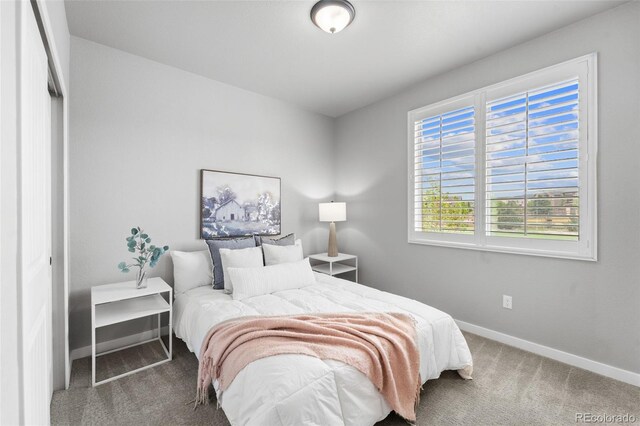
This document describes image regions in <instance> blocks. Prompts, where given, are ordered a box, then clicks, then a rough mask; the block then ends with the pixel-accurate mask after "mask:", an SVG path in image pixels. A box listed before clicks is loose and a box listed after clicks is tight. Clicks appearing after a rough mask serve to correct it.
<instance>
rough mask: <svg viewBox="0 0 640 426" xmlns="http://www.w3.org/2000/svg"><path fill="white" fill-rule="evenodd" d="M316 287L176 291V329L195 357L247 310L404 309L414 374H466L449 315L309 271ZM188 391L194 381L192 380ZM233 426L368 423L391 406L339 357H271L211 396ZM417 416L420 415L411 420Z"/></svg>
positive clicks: (461, 344) (467, 358) (467, 361)
mask: <svg viewBox="0 0 640 426" xmlns="http://www.w3.org/2000/svg"><path fill="white" fill-rule="evenodd" d="M316 280H317V284H316V285H313V286H309V287H304V288H301V289H296V290H287V291H281V292H276V293H272V294H268V295H263V296H256V297H252V298H249V299H245V300H242V301H234V300H233V299H232V298H231V296H230V295H228V294H224V293H223V292H222V290H212V289H211V288H210V287H199V288H195V289H192V290H190V291H188V292H186V293H184V294H181V295H178V296H177V297H176V300H175V303H174V313H175V333H176V336H178V337H179V338H181V339H182V340H184V341H185V342H186V344H187V346H188V347H189V349H190V350H191V351H192V352H194V353H195V354H196V355H197V356H199V354H200V346H201V345H202V340H203V339H204V337H205V335H206V334H207V332H208V331H209V329H210V328H211V327H212V326H214V325H216V324H218V323H219V322H221V321H225V320H227V319H231V318H236V317H241V316H248V315H290V314H302V313H309V312H345V311H348V312H354V311H355V312H359V311H360V312H363V311H364V312H374V311H378V312H405V313H409V314H411V315H413V317H414V318H415V319H416V321H417V331H418V336H419V337H418V340H419V342H418V343H419V348H420V377H421V378H422V381H423V382H426V381H427V380H429V379H435V378H437V377H439V376H440V373H441V372H442V371H444V370H458V371H459V372H460V374H461V375H462V376H463V377H466V378H468V377H469V374H470V373H471V365H472V360H471V353H470V352H469V348H468V346H467V342H466V341H465V339H464V337H463V336H462V333H461V332H460V330H459V329H458V326H457V325H456V323H455V322H454V321H453V319H452V318H451V317H450V316H449V315H447V314H446V313H444V312H442V311H439V310H437V309H435V308H432V307H430V306H427V305H425V304H422V303H420V302H417V301H415V300H411V299H407V298H405V297H401V296H396V295H394V294H391V293H386V292H382V291H379V290H375V289H372V288H369V287H366V286H363V285H360V284H356V283H353V282H351V281H346V280H342V279H339V278H335V277H329V276H327V275H322V274H316ZM194 389H195V378H194ZM218 402H219V404H220V405H221V406H222V408H223V409H224V412H225V414H226V415H227V417H228V419H229V421H230V422H231V424H233V425H270V426H277V425H303V424H304V425H342V424H344V425H371V424H373V423H375V422H377V421H379V420H382V419H384V418H385V417H386V416H387V415H388V414H389V412H390V408H389V406H388V405H387V403H386V402H385V401H384V399H383V397H382V396H381V395H380V393H379V392H378V391H377V390H376V389H375V387H374V386H373V384H372V383H371V382H370V381H369V379H368V378H367V377H366V376H365V375H364V374H362V373H360V372H359V371H358V370H356V369H354V368H353V367H351V366H349V365H346V364H343V363H341V362H338V361H332V360H325V361H323V360H320V359H317V358H313V357H309V356H303V355H278V356H273V357H269V358H264V359H260V360H257V361H254V362H252V363H251V364H249V365H248V366H247V367H245V368H244V369H243V370H242V371H241V372H240V373H239V374H238V375H237V376H236V378H235V380H234V381H233V382H232V383H231V385H230V386H229V387H228V389H227V390H226V391H225V392H224V394H223V395H222V396H221V398H219V400H218ZM418 420H419V419H418Z"/></svg>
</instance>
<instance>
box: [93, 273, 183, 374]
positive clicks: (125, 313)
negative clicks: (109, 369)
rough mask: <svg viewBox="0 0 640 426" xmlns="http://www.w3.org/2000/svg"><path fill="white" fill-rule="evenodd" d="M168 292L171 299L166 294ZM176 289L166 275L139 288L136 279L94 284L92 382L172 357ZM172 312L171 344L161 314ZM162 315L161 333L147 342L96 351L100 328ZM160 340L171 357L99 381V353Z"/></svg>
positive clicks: (136, 370) (170, 325)
mask: <svg viewBox="0 0 640 426" xmlns="http://www.w3.org/2000/svg"><path fill="white" fill-rule="evenodd" d="M162 293H168V296H169V297H168V300H169V301H167V300H165V298H164V297H162V295H161V294H162ZM172 311H173V289H172V288H171V286H169V284H167V283H166V282H164V280H163V279H162V278H149V280H148V281H147V288H142V289H137V288H136V283H135V281H128V282H123V283H115V284H106V285H99V286H95V287H91V385H92V386H97V385H101V384H103V383H107V382H110V381H112V380H115V379H118V378H120V377H124V376H128V375H130V374H133V373H136V372H138V371H142V370H146V369H147V368H151V367H154V366H156V365H159V364H163V363H165V362H169V361H171V356H172V353H173V352H172V350H173V347H172V346H173V345H172V340H171V333H172V328H171V327H172V320H173V318H172ZM165 312H168V313H169V348H168V349H167V346H166V345H165V344H164V342H163V341H162V333H161V331H162V329H161V323H160V315H161V314H163V313H165ZM151 315H157V316H158V336H157V337H154V338H152V339H149V340H146V341H144V342H140V343H136V344H133V345H129V346H125V347H122V348H118V349H114V350H110V351H106V352H102V353H99V354H98V353H96V329H98V328H100V327H105V326H108V325H112V324H117V323H120V322H124V321H130V320H133V319H136V318H142V317H146V316H151ZM156 340H158V341H159V342H160V344H161V345H162V348H163V349H164V352H165V353H166V354H167V359H163V360H162V361H158V362H155V363H153V364H150V365H147V366H144V367H141V368H137V369H135V370H132V371H128V372H126V373H124V374H119V375H117V376H114V377H110V378H108V379H105V380H102V381H100V382H97V383H96V357H98V356H101V355H106V354H108V353H112V352H116V351H119V350H122V349H127V348H131V347H134V346H138V345H143V344H145V343H149V342H154V341H156Z"/></svg>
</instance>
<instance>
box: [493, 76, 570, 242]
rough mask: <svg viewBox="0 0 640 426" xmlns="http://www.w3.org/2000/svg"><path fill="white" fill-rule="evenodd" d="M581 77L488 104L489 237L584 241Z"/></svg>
mask: <svg viewBox="0 0 640 426" xmlns="http://www.w3.org/2000/svg"><path fill="white" fill-rule="evenodd" d="M578 128H579V83H578V80H577V79H574V80H569V81H563V82H559V83H557V84H553V85H550V86H546V87H543V88H539V89H536V90H529V91H526V92H523V93H518V94H516V95H513V96H509V97H506V98H501V99H497V100H492V101H490V102H487V103H486V146H485V175H486V187H485V194H486V219H485V221H486V235H487V236H502V237H520V238H522V237H527V238H537V239H554V240H571V241H577V240H578V239H579V235H580V233H579V223H580V220H579V219H580V217H579V216H580V213H579V180H578V178H579V176H578V167H579V156H578V154H579V153H578V145H579V134H578V132H579V129H578Z"/></svg>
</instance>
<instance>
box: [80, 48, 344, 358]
mask: <svg viewBox="0 0 640 426" xmlns="http://www.w3.org/2000/svg"><path fill="white" fill-rule="evenodd" d="M211 54H213V53H211ZM256 78H260V74H259V70H256ZM71 87H72V88H73V90H72V92H71V103H70V108H71V112H70V120H71V121H70V132H71V133H70V152H69V158H70V204H71V207H70V210H71V212H70V213H71V216H70V229H71V265H70V272H71V284H70V293H71V294H70V301H69V310H70V339H71V342H70V346H71V348H72V349H74V348H78V347H82V346H86V345H89V344H90V342H91V341H90V324H91V323H90V311H89V308H90V305H89V303H90V287H91V286H94V285H98V284H105V283H109V282H116V281H122V280H124V279H133V273H131V274H129V275H127V276H123V274H122V273H120V272H119V271H118V270H117V268H116V265H117V264H118V262H120V261H121V260H125V259H126V258H127V257H128V254H129V253H128V252H127V250H126V245H125V240H124V238H125V237H126V236H127V233H128V232H129V229H130V228H131V227H132V226H135V225H140V226H142V227H144V229H145V230H146V231H148V232H149V234H150V235H151V237H152V238H153V239H154V241H155V242H156V243H163V244H168V245H170V246H171V248H173V249H178V250H196V249H205V244H204V242H203V241H201V240H199V233H198V220H199V191H200V184H199V176H200V175H199V173H200V169H203V168H206V169H216V170H227V171H236V172H243V173H252V174H261V175H268V176H279V177H281V178H282V209H283V210H282V221H283V229H282V231H283V233H288V232H295V233H296V234H297V235H298V236H300V237H301V238H302V239H303V241H304V249H305V253H311V252H316V251H319V250H320V249H321V248H322V247H323V246H324V244H325V241H326V235H327V232H326V230H325V228H326V227H325V226H322V225H323V224H321V223H319V222H318V213H317V211H318V210H317V209H318V207H317V203H318V201H326V200H328V199H330V198H331V195H332V193H333V188H334V182H333V168H332V167H333V166H332V160H333V156H332V154H333V151H332V143H333V120H332V119H329V118H327V117H325V116H321V115H318V114H313V113H309V112H306V111H303V110H300V109H297V108H294V107H292V106H290V105H288V104H286V103H283V102H280V101H277V100H274V99H271V98H267V97H264V96H261V95H257V94H254V93H251V92H247V91H244V90H240V89H237V88H234V87H231V86H228V85H225V84H222V83H218V82H215V81H212V80H208V79H205V78H203V77H199V76H196V75H194V74H190V73H187V72H185V71H182V70H178V69H175V68H171V67H168V66H166V65H162V64H159V63H156V62H152V61H149V60H146V59H143V58H141V57H137V56H134V55H130V54H128V53H124V52H122V51H119V50H115V49H112V48H108V47H106V46H102V45H99V44H95V43H93V42H89V41H86V40H83V39H79V38H75V37H72V43H71ZM152 272H153V274H152V275H154V276H155V275H159V276H162V277H163V278H164V279H165V280H166V281H167V282H169V283H172V282H173V279H172V266H171V259H170V258H169V256H165V257H164V258H163V259H162V260H161V262H160V264H159V265H158V266H157V267H156V268H155V269H153V270H152ZM147 328H148V324H144V323H139V324H133V325H132V326H131V327H128V328H126V329H124V330H123V329H118V330H113V331H112V332H107V333H106V334H104V335H103V336H102V338H103V339H108V338H113V337H122V335H123V334H127V333H132V332H137V331H141V330H144V329H147Z"/></svg>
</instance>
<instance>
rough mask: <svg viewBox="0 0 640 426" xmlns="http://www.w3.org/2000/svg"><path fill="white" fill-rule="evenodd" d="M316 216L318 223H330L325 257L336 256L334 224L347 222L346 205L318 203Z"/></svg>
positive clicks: (336, 244) (336, 246) (336, 243)
mask: <svg viewBox="0 0 640 426" xmlns="http://www.w3.org/2000/svg"><path fill="white" fill-rule="evenodd" d="M318 215H319V216H320V222H331V223H330V224H329V248H328V249H327V256H329V257H337V256H338V242H337V240H336V224H335V222H344V221H345V220H347V203H334V202H333V201H332V202H330V203H320V204H319V205H318Z"/></svg>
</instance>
